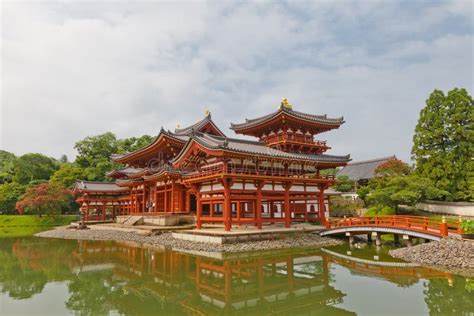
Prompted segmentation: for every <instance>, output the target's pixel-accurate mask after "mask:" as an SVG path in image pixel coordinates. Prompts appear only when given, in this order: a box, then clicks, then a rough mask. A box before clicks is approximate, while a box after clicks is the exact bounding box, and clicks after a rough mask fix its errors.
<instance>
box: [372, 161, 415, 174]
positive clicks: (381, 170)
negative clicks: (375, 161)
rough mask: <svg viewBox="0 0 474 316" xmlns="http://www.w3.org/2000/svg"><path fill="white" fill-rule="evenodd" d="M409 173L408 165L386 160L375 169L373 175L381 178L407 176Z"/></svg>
mask: <svg viewBox="0 0 474 316" xmlns="http://www.w3.org/2000/svg"><path fill="white" fill-rule="evenodd" d="M410 171H411V169H410V166H409V165H408V164H406V163H404V162H403V161H401V160H399V159H396V158H393V159H390V160H387V161H385V162H384V163H382V164H380V165H379V166H378V167H377V168H375V174H376V175H377V176H381V177H387V176H388V177H390V176H401V175H407V174H409V173H410Z"/></svg>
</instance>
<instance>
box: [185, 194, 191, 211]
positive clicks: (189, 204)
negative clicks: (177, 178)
mask: <svg viewBox="0 0 474 316" xmlns="http://www.w3.org/2000/svg"><path fill="white" fill-rule="evenodd" d="M185 204H186V206H185V211H186V213H189V212H190V211H191V193H190V192H189V190H186V202H185Z"/></svg>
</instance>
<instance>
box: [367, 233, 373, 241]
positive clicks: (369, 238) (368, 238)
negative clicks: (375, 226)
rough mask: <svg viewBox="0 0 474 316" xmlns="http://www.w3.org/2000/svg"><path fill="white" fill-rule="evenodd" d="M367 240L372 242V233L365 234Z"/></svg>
mask: <svg viewBox="0 0 474 316" xmlns="http://www.w3.org/2000/svg"><path fill="white" fill-rule="evenodd" d="M367 242H368V243H371V242H372V235H371V234H370V233H369V234H367Z"/></svg>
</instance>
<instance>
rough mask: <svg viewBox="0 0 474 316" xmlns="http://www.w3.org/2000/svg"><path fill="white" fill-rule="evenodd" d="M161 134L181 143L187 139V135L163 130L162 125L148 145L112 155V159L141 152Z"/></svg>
mask: <svg viewBox="0 0 474 316" xmlns="http://www.w3.org/2000/svg"><path fill="white" fill-rule="evenodd" d="M161 135H166V136H168V137H170V138H173V139H175V140H177V141H180V142H182V143H183V144H184V143H185V142H186V141H187V140H188V139H189V137H188V136H187V135H176V134H174V133H172V132H170V131H165V129H164V128H163V127H162V128H161V130H160V133H159V134H158V136H156V137H155V139H154V140H153V142H151V143H150V144H149V145H147V146H145V147H143V148H140V149H138V150H136V151H132V152H129V153H125V154H118V155H112V160H121V159H123V158H126V157H129V156H132V155H134V154H137V153H139V152H142V151H145V150H146V149H148V148H150V147H153V146H154V145H155V143H156V142H157V141H158V140H159V139H160V136H161Z"/></svg>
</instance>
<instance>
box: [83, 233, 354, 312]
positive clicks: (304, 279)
mask: <svg viewBox="0 0 474 316" xmlns="http://www.w3.org/2000/svg"><path fill="white" fill-rule="evenodd" d="M74 258H75V259H74V260H75V268H74V269H75V271H93V270H94V269H103V268H107V267H109V268H111V269H113V274H114V277H115V278H116V279H118V280H121V281H123V282H124V285H123V290H124V291H125V292H126V293H127V294H133V295H136V296H139V297H141V298H142V300H144V297H147V296H152V297H155V300H156V299H159V301H160V302H166V303H168V304H175V305H179V306H180V308H182V309H184V310H186V311H188V312H189V313H191V314H220V313H223V312H225V313H242V312H245V313H250V314H261V313H283V314H287V313H289V312H291V311H320V312H323V313H331V312H335V311H336V312H337V313H338V314H352V313H347V312H345V311H344V310H342V309H339V308H336V307H333V306H332V305H334V304H337V303H340V302H341V301H342V298H343V296H344V295H343V293H341V292H340V291H337V290H335V289H334V288H333V287H331V286H330V285H329V272H328V271H327V267H328V264H327V262H325V260H326V257H323V256H319V255H318V256H316V255H308V253H305V252H301V253H297V254H295V253H291V254H290V253H287V254H281V253H280V254H276V255H275V254H272V255H268V256H263V257H258V258H248V257H246V256H243V257H242V258H237V259H231V260H215V259H208V258H202V257H195V256H190V255H187V254H183V253H180V252H174V251H170V250H161V251H159V250H158V251H157V250H156V249H147V248H141V247H139V246H138V245H137V246H132V245H130V244H125V243H115V244H104V243H97V242H80V246H79V248H78V249H77V250H76V251H75V252H74ZM101 258H102V260H101ZM122 304H123V302H122ZM124 308H125V307H124Z"/></svg>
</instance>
